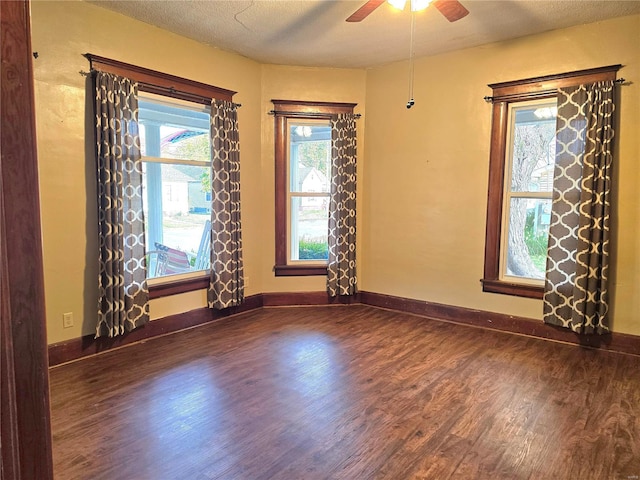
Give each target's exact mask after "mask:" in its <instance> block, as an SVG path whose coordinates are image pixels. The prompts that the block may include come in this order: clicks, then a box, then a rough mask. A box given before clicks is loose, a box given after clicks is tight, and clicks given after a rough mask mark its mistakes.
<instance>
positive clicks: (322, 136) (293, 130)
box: [289, 123, 331, 193]
mask: <svg viewBox="0 0 640 480" xmlns="http://www.w3.org/2000/svg"><path fill="white" fill-rule="evenodd" d="M289 165H290V167H289V176H290V189H291V191H292V192H305V193H313V192H329V188H330V176H331V127H330V126H329V125H328V124H326V125H325V124H314V125H310V124H304V123H290V124H289Z"/></svg>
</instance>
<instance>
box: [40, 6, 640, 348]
mask: <svg viewBox="0 0 640 480" xmlns="http://www.w3.org/2000/svg"><path fill="white" fill-rule="evenodd" d="M32 21H33V27H32V28H33V32H32V33H33V49H34V51H37V52H38V53H39V57H38V59H37V60H35V61H34V72H35V84H36V115H37V134H38V152H39V165H40V196H41V206H42V227H43V245H44V266H45V293H46V307H47V323H48V341H49V343H55V342H60V341H64V340H67V339H71V338H77V337H79V336H81V335H86V334H90V333H92V332H93V330H94V328H95V310H96V304H97V294H96V291H95V279H96V277H97V265H96V260H95V255H96V254H95V252H96V251H97V234H96V230H97V228H96V216H95V208H96V205H95V196H96V193H95V180H94V157H93V155H94V153H93V146H92V145H91V144H90V143H89V142H87V141H86V138H90V136H91V135H92V133H91V131H92V124H91V120H90V117H89V115H90V113H89V112H90V111H91V108H92V107H91V105H90V103H87V102H90V99H89V100H87V98H86V91H87V85H86V82H87V80H86V79H85V77H83V76H81V75H79V73H78V72H79V71H80V70H85V71H86V70H87V69H88V63H87V61H86V60H85V59H84V58H83V57H82V56H81V54H82V53H85V52H90V53H93V54H97V55H101V56H105V57H110V58H114V59H118V60H121V61H124V62H128V63H133V64H137V65H141V66H144V67H148V68H152V69H155V70H160V71H164V72H167V73H172V74H175V75H180V76H183V77H186V78H190V79H193V80H198V81H201V82H205V83H210V84H213V85H217V86H220V87H223V88H227V89H231V90H235V91H238V94H237V95H236V97H235V100H236V101H237V102H239V103H242V104H243V106H242V108H241V109H240V110H239V122H240V129H241V130H240V132H241V161H242V171H241V176H242V202H243V203H242V220H243V241H244V258H245V274H246V276H247V277H248V278H249V282H248V285H247V291H246V293H247V295H251V294H254V293H259V292H276V291H281V292H290V291H319V290H323V289H324V288H325V278H324V277H305V278H300V277H296V278H286V277H279V278H276V277H274V275H273V271H272V267H273V264H274V255H275V246H274V235H275V234H274V201H273V199H274V178H273V175H274V166H273V150H274V145H273V117H272V116H270V115H268V114H267V112H268V111H269V110H271V109H272V108H273V106H272V104H271V102H270V100H271V99H287V100H317V101H336V102H353V103H357V104H358V107H356V112H357V113H362V114H363V115H364V116H363V118H362V119H361V120H359V122H358V156H359V159H358V242H359V244H358V272H359V273H358V276H359V288H360V289H361V290H368V291H373V292H379V293H387V294H393V295H399V296H403V297H409V298H416V299H423V300H429V301H433V302H439V303H445V304H451V305H460V306H464V307H468V308H477V309H483V310H488V311H494V312H502V313H507V314H513V315H519V316H526V317H531V318H540V317H541V314H540V310H541V305H540V302H539V301H536V300H529V299H521V298H516V297H509V296H504V295H496V294H485V293H482V292H481V289H480V284H479V279H480V278H481V276H482V262H483V248H484V226H485V225H484V222H485V207H486V190H487V171H488V148H489V128H490V114H491V109H490V105H488V104H486V103H485V102H484V101H483V100H482V97H483V96H484V95H488V94H490V90H489V89H488V88H487V87H486V84H487V83H492V82H499V81H504V80H513V79H518V78H524V77H529V76H538V75H544V74H550V73H557V72H563V71H569V70H576V69H582V68H590V67H596V66H602V65H609V64H614V63H622V64H624V65H625V67H624V69H623V70H621V72H620V73H621V75H622V76H625V77H626V78H628V79H630V80H631V81H633V83H632V84H631V85H629V86H625V87H622V88H621V89H620V92H621V107H620V114H621V126H620V129H619V134H618V141H619V144H618V147H619V149H618V155H617V158H616V161H617V164H616V172H615V173H616V176H617V180H618V181H617V190H616V209H617V212H618V213H617V215H616V235H615V253H616V255H615V258H616V262H615V265H614V267H615V268H614V279H613V280H614V329H615V330H616V331H620V332H627V333H634V334H640V313H637V312H640V295H638V294H637V292H634V289H637V285H638V283H639V281H640V256H639V254H638V253H637V252H638V251H640V235H638V233H640V232H638V224H639V223H640V202H638V201H637V200H636V186H637V185H639V184H640V168H638V167H639V165H638V162H639V159H638V156H639V155H638V154H639V153H640V152H639V140H638V135H637V133H638V131H639V128H640V94H639V87H638V85H639V82H638V80H639V79H640V61H639V60H640V59H639V52H638V46H637V45H638V44H639V43H640V42H639V40H640V38H638V35H639V34H638V32H639V31H640V17H638V16H635V17H627V18H622V19H617V20H611V21H607V22H602V23H598V24H593V25H587V26H581V27H576V28H571V29H565V30H560V31H556V32H551V33H547V34H543V35H538V36H534V37H527V38H523V39H519V40H515V41H511V42H504V43H499V44H492V45H488V46H483V47H479V48H474V49H469V50H464V51H459V52H453V53H449V54H445V55H440V56H435V57H429V58H422V59H418V60H417V61H416V81H415V85H416V91H415V99H416V105H415V107H414V108H413V109H412V110H410V111H407V109H406V108H405V102H406V97H407V91H406V86H407V84H408V82H407V65H406V63H398V64H393V65H389V66H385V67H380V68H375V69H371V70H358V69H353V70H349V69H326V68H306V67H288V66H276V65H260V64H258V63H256V62H254V61H251V60H248V59H246V58H244V57H241V56H238V55H234V54H231V53H228V52H224V51H221V50H218V49H216V48H213V47H209V46H206V45H203V44H199V43H197V42H193V41H191V40H188V39H185V38H183V37H180V36H177V35H173V34H171V33H168V32H166V31H164V30H161V29H158V28H155V27H152V26H150V25H147V24H143V23H140V22H137V21H135V20H132V19H129V18H127V17H124V16H121V15H119V14H115V13H113V12H110V11H108V10H105V9H102V8H100V7H97V6H95V5H91V4H87V3H85V2H44V1H37V0H36V1H34V2H33V3H32ZM118 31H127V32H128V33H127V35H126V36H125V35H121V34H117V33H114V32H118ZM132 47H133V48H132ZM563 52H564V53H563ZM365 105H366V107H367V108H366V111H365ZM365 143H366V147H367V148H366V151H365V148H364V147H365ZM634 293H635V295H634ZM204 305H205V293H204V291H198V292H191V293H187V294H182V295H176V296H172V297H167V298H163V299H157V300H153V301H152V302H151V315H152V318H153V319H157V318H161V317H163V316H166V315H170V314H174V313H180V312H184V311H188V310H192V309H195V308H199V307H202V306H204ZM69 311H71V312H74V315H75V326H74V327H72V328H68V329H63V328H62V314H63V313H64V312H69Z"/></svg>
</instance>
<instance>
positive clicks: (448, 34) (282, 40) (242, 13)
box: [91, 0, 640, 68]
mask: <svg viewBox="0 0 640 480" xmlns="http://www.w3.org/2000/svg"><path fill="white" fill-rule="evenodd" d="M461 1H462V3H463V4H464V6H465V7H467V9H468V10H469V12H470V13H469V15H468V16H467V17H465V18H463V19H462V20H459V21H458V22H455V23H449V22H448V21H447V20H446V19H445V18H444V17H443V16H442V15H441V14H440V13H439V12H438V11H437V10H436V9H435V8H433V7H431V8H428V9H427V10H425V11H423V12H420V13H419V14H417V16H416V33H415V55H416V56H418V57H420V56H426V55H434V54H437V53H442V52H446V51H450V50H456V49H460V48H467V47H473V46H477V45H482V44H486V43H490V42H495V41H499V40H506V39H510V38H516V37H522V36H525V35H530V34H534V33H538V32H544V31H548V30H555V29H558V28H564V27H568V26H572V25H580V24H585V23H591V22H597V21H599V20H604V19H607V18H612V17H618V16H623V15H631V14H638V13H640V0H631V1H612V0H605V1H587V0H575V1H574V0H572V1H568V0H556V1H538V0H526V1H523V0H512V1H509V0H499V1H484V0H461ZM91 3H94V4H96V5H99V6H102V7H104V8H108V9H110V10H114V11H116V12H120V13H122V14H124V15H127V16H129V17H133V18H136V19H138V20H141V21H143V22H146V23H149V24H152V25H156V26H158V27H160V28H163V29H165V30H169V31H172V32H175V33H177V34H179V35H183V36H185V37H189V38H192V39H194V40H197V41H199V42H202V43H206V44H209V45H213V46H215V47H219V48H221V49H224V50H228V51H232V52H236V53H239V54H241V55H244V56H246V57H249V58H252V59H254V60H257V61H259V62H261V63H273V64H284V65H305V66H319V67H357V68H361V67H372V66H376V65H380V64H385V63H390V62H393V61H398V60H403V59H406V58H407V57H408V55H409V38H410V36H409V32H410V18H411V16H410V14H409V13H408V12H406V11H405V12H400V11H398V10H395V9H393V8H392V7H391V6H389V5H388V4H386V3H385V4H384V5H382V6H381V7H379V8H378V9H377V10H376V11H374V12H373V13H372V14H371V15H370V16H369V17H368V18H366V19H365V20H363V21H362V22H361V23H347V22H345V19H346V18H347V17H348V16H349V15H350V14H351V13H353V12H354V11H355V10H356V9H357V8H358V7H360V6H361V5H362V4H363V3H364V0H360V1H356V0H353V1H351V0H350V1H344V0H342V1H332V0H323V1H317V0H298V1H294V0H254V1H243V0H238V1H221V0H210V1H190V0H186V1H185V0H182V1H162V0H147V1H123V0H94V1H92V2H91ZM639 37H640V33H639ZM639 41H640V38H639Z"/></svg>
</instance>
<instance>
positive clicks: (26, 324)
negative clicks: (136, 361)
mask: <svg viewBox="0 0 640 480" xmlns="http://www.w3.org/2000/svg"><path fill="white" fill-rule="evenodd" d="M0 20H1V22H2V28H1V29H0V32H1V35H2V47H1V49H2V52H1V54H2V55H1V56H2V66H1V70H0V76H1V81H0V95H1V97H0V102H1V104H2V109H0V152H1V155H0V175H1V176H2V190H1V191H0V196H1V197H2V201H1V205H2V206H1V208H0V210H1V212H2V213H1V215H0V222H1V223H2V227H1V228H0V237H1V238H0V245H1V248H0V256H1V263H2V267H1V268H0V275H1V289H2V300H1V301H0V302H1V309H2V318H1V319H0V323H1V328H0V332H1V341H0V344H1V345H0V346H1V347H2V354H1V356H0V359H1V361H2V368H1V369H2V375H0V381H1V382H2V385H1V389H2V394H3V397H2V405H3V407H2V414H3V418H2V428H1V429H0V432H1V435H2V438H1V440H0V448H1V449H2V455H1V458H2V471H3V473H2V477H3V478H5V475H6V478H7V479H9V478H10V479H12V480H13V479H15V480H30V479H38V480H48V479H52V478H53V461H52V453H51V419H50V413H49V374H48V369H47V363H48V361H47V340H46V323H45V304H44V279H43V266H42V240H41V231H40V203H39V198H40V196H39V187H38V164H37V156H36V131H35V112H34V110H35V107H34V86H33V66H32V56H31V27H30V25H31V20H30V5H29V1H28V0H24V1H14V2H0ZM5 395H7V397H5ZM5 404H6V407H5ZM5 415H8V418H5ZM5 424H6V426H5ZM5 462H6V465H5Z"/></svg>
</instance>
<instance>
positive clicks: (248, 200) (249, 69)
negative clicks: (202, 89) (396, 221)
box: [32, 1, 366, 343]
mask: <svg viewBox="0 0 640 480" xmlns="http://www.w3.org/2000/svg"><path fill="white" fill-rule="evenodd" d="M32 23H33V25H32V29H33V32H32V33H33V49H34V51H37V52H38V53H39V57H38V59H37V60H35V61H34V74H35V84H36V115H37V132H38V152H39V165H40V196H41V203H42V227H43V244H44V266H45V293H46V307H47V326H48V329H47V330H48V341H49V343H56V342H60V341H64V340H68V339H71V338H77V337H80V336H81V335H87V334H91V333H93V332H94V329H95V322H96V313H95V312H96V305H97V292H96V287H95V279H96V278H97V265H96V259H95V258H96V253H95V252H97V233H96V231H97V227H96V222H97V220H96V216H95V211H96V210H95V209H96V203H95V197H96V192H95V179H94V176H95V174H94V163H95V160H94V151H93V146H92V145H91V144H90V143H89V142H86V140H85V139H86V138H90V135H92V133H91V129H92V125H91V123H90V122H91V120H90V118H89V116H90V115H91V113H90V112H91V109H92V106H91V105H90V104H87V101H89V102H90V99H89V100H87V98H86V91H87V80H86V78H85V77H83V76H81V75H80V74H79V73H78V72H79V71H80V70H84V71H87V70H88V68H89V66H88V62H87V61H86V60H85V59H84V57H82V56H81V54H82V53H87V52H89V53H93V54H96V55H100V56H104V57H109V58H114V59H117V60H121V61H123V62H127V63H132V64H136V65H140V66H144V67H147V68H151V69H154V70H159V71H162V72H166V73H171V74H174V75H179V76H182V77H185V78H189V79H192V80H197V81H201V82H205V83H209V84H213V85H216V86H220V87H223V88H227V89H230V90H235V91H237V92H238V94H237V95H236V96H235V97H234V99H235V100H236V101H237V102H239V103H241V104H242V105H243V106H242V108H241V109H240V110H239V124H240V144H241V163H242V167H241V169H242V170H241V178H242V192H241V195H242V221H243V249H244V250H243V253H244V262H245V276H246V278H247V279H248V282H247V288H246V292H245V293H246V295H252V294H255V293H259V292H263V291H308V290H322V289H324V283H325V279H324V277H307V278H302V279H300V278H297V279H292V278H279V279H275V277H274V276H273V272H272V267H273V263H274V262H273V260H274V255H275V246H274V236H275V233H274V215H275V214H274V211H273V208H274V203H273V199H274V179H273V173H274V165H273V150H274V147H273V117H271V116H269V115H268V114H267V112H268V111H269V110H271V109H272V108H273V105H272V104H271V103H270V100H271V99H272V98H283V99H292V100H317V101H336V102H352V103H358V104H359V106H358V107H357V109H356V111H357V112H360V113H363V112H364V97H365V82H366V72H365V71H364V70H341V69H316V68H302V67H300V68H298V67H285V66H271V65H269V66H261V65H260V64H258V63H256V62H253V61H251V60H248V59H246V58H244V57H241V56H239V55H235V54H231V53H228V52H224V51H221V50H218V49H216V48H212V47H209V46H206V45H203V44H200V43H197V42H194V41H191V40H188V39H186V38H184V37H180V36H177V35H173V34H171V33H169V32H167V31H165V30H162V29H159V28H156V27H153V26H150V25H147V24H144V23H140V22H138V21H135V20H132V19H130V18H127V17H124V16H122V15H119V14H116V13H113V12H110V11H109V10H105V9H103V8H100V7H97V6H95V5H91V4H87V3H85V2H43V1H34V2H33V4H32ZM118 31H126V32H128V33H127V35H122V34H114V32H118ZM132 47H133V48H132ZM263 77H264V79H263ZM358 134H359V141H360V142H361V143H363V138H364V137H363V135H364V125H363V124H361V125H360V127H359V132H358ZM360 152H361V154H362V153H363V152H364V148H362V147H361V148H360ZM362 164H364V162H362ZM204 305H206V295H205V292H204V291H197V292H190V293H187V294H182V295H175V296H171V297H166V298H161V299H157V300H152V301H151V305H150V309H151V317H152V319H157V318H162V317H164V316H167V315H171V314H175V313H180V312H185V311H189V310H193V309H196V308H200V307H202V306H204ZM64 312H73V313H74V317H75V326H74V327H72V328H66V329H63V328H62V314H63V313H64Z"/></svg>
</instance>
